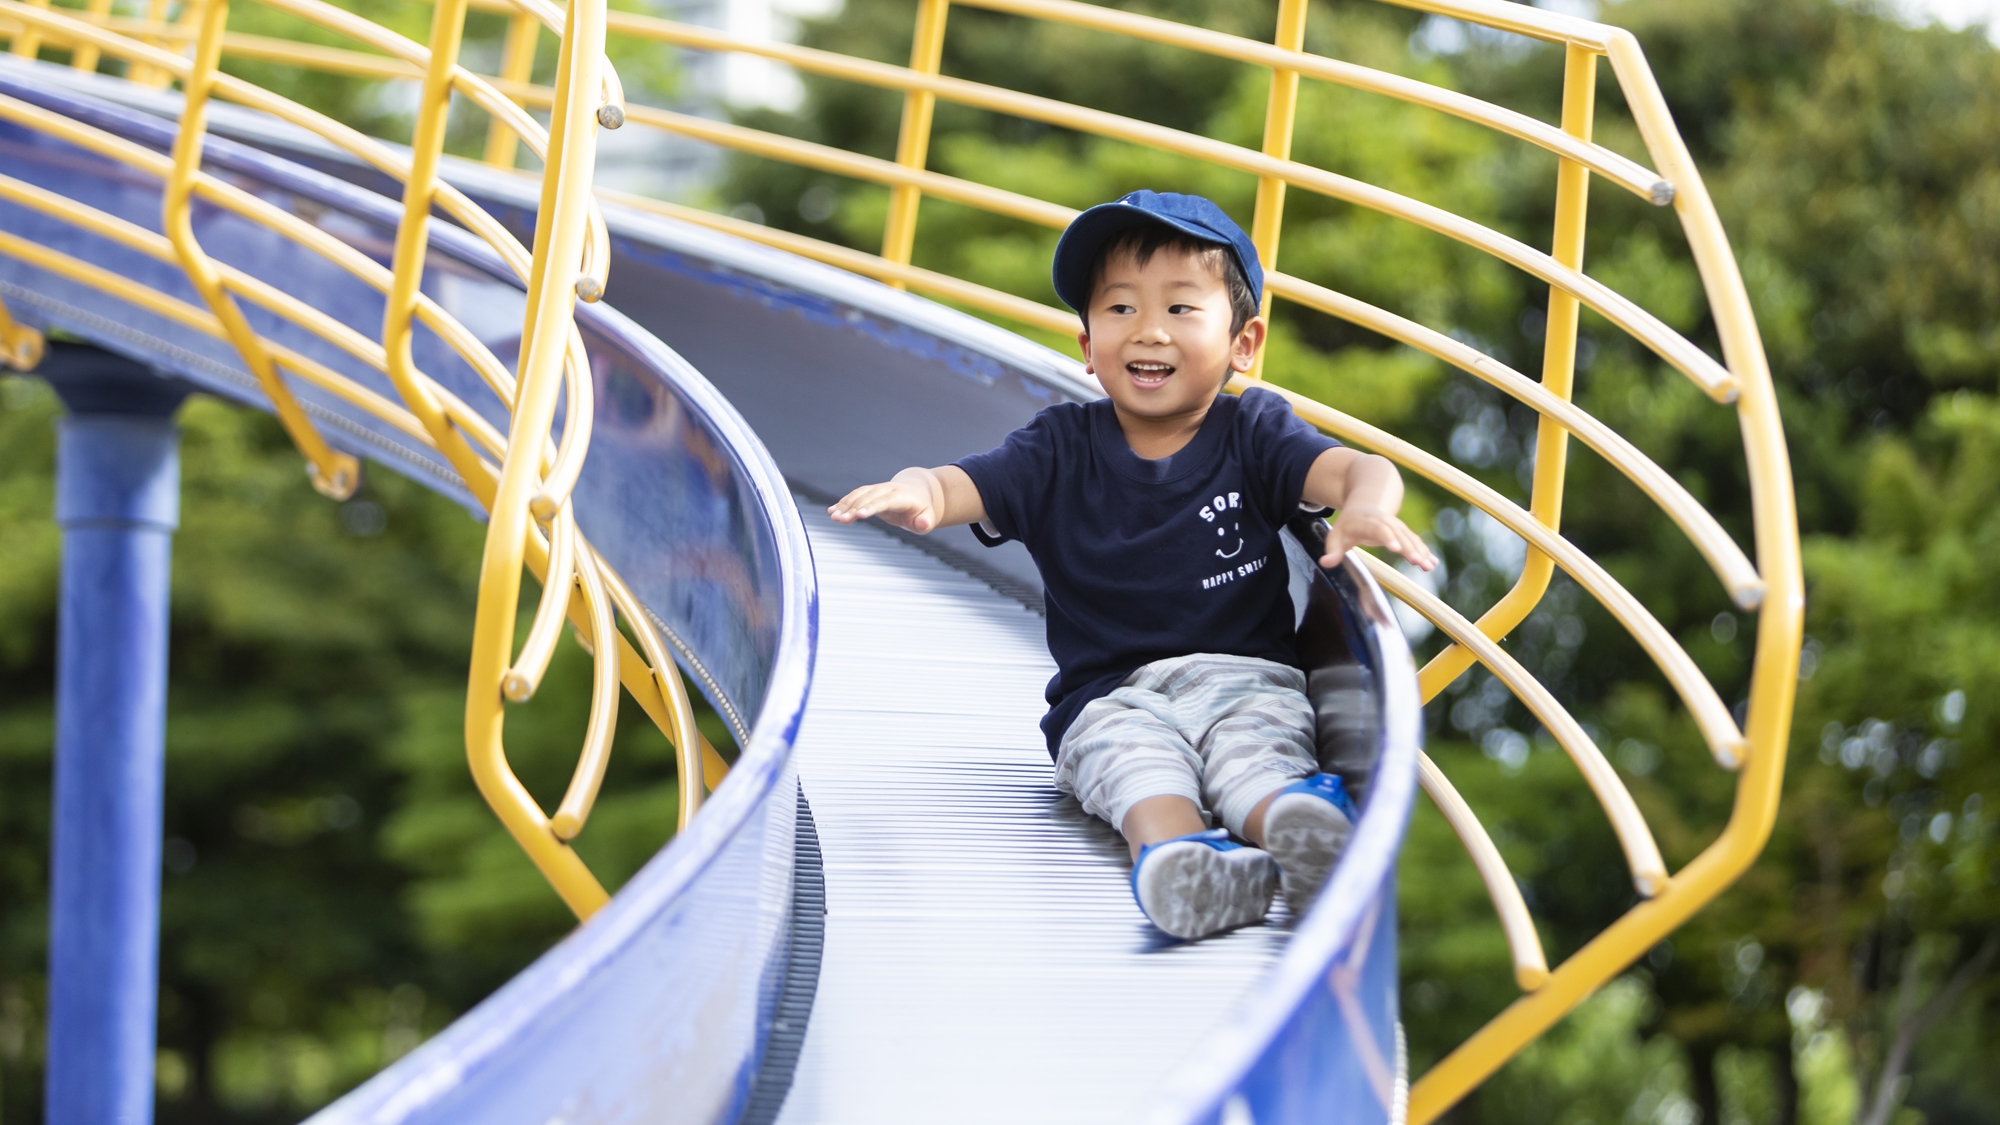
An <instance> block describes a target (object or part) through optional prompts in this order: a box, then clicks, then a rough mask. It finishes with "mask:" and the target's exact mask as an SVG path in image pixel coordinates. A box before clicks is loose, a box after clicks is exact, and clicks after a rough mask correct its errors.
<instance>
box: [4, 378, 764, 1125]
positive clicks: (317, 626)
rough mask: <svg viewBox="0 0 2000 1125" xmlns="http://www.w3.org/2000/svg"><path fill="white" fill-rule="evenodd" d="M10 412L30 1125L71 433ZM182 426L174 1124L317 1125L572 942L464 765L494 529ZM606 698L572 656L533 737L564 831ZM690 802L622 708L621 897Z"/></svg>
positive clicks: (170, 789) (11, 775) (8, 751)
mask: <svg viewBox="0 0 2000 1125" xmlns="http://www.w3.org/2000/svg"><path fill="white" fill-rule="evenodd" d="M0 407H4V409H0V511H4V513H5V515H6V519H7V524H6V525H7V527H8V528H9V529H10V533H9V535H8V536H7V537H6V539H5V540H4V545H0V663H4V666H5V670H6V675H5V677H4V684H0V802H4V805H0V856H4V857H5V859H4V863H0V880H3V881H4V882H3V883H0V886H4V892H0V893H4V899H5V901H6V902H7V903H8V904H9V906H8V909H6V910H5V911H4V912H0V1120H20V1121H29V1120H39V1118H40V1110H39V1103H40V1096H41V1089H40V1076H39V1069H40V1052H41V1026H42V1013H43V1011H44V1003H45V1000H44V995H43V992H44V987H45V985H44V981H43V971H44V969H43V966H44V965H45V963H46V957H47V937H46V934H47V924H48V918H47V905H46V904H47V890H48V888H47V880H48V872H47V853H48V839H49V835H48V833H49V817H48V801H49V788H48V786H49V771H50V756H49V755H50V747H51V744H52V739H53V730H52V725H51V722H52V720H51V715H52V712H51V698H52V695H53V689H54V651H53V641H54V618H55V595H56V573H57V566H58V562H59V553H60V552H59V540H58V533H57V531H56V529H55V526H54V524H53V520H52V511H51V509H52V503H53V475H52V469H53V453H54V441H53V429H52V425H51V423H52V422H53V421H54V419H55V417H56V416H57V414H58V407H57V405H56V403H55V399H54V396H53V395H52V394H50V393H49V392H48V390H47V388H46V386H45V385H44V384H42V383H40V382H39V381H36V380H32V379H24V378H8V379H5V380H0ZM180 421H181V425H182V431H183V453H182V466H183V487H182V496H183V500H182V527H181V530H180V532H179V534H178V535H177V536H176V538H175V554H174V593H173V607H172V612H173V632H172V641H171V652H170V657H169V661H170V673H169V675H170V687H169V700H168V719H167V741H168V745H167V757H168V763H167V811H166V831H167V835H168V840H167V843H166V848H165V862H166V871H165V872H164V875H163V878H164V888H163V902H162V925H161V1001H160V1021H161V1022H160V1046H161V1056H160V1067H159V1076H160V1095H161V1102H160V1120H161V1121H163V1122H176V1121H203V1122H212V1121H242V1122H256V1121H286V1120H295V1119H296V1118H298V1117H299V1116H301V1115H303V1114H304V1113H306V1112H308V1111H310V1110H312V1109H314V1108H316V1107H318V1106H319V1105H321V1104H324V1103H325V1102H326V1101H328V1100H330V1099H331V1098H332V1097H334V1096H336V1095H338V1094H339V1093H341V1092H342V1091H344V1090H345V1089H347V1088H348V1087H350V1086H352V1085H354V1084H355V1083H356V1082H358V1081H360V1080H361V1079H363V1078H366V1077H368V1076H369V1075H370V1074H372V1073H374V1072H375V1071H376V1070H378V1069H380V1068H381V1066H382V1065H384V1064H385V1063H387V1062H389V1061H390V1060H392V1059H393V1058H395V1057H396V1056H397V1055H400V1054H402V1053H404V1052H407V1051H408V1050H409V1049H410V1048H412V1047H414V1046H415V1045H416V1044H417V1043H419V1042H421V1040H422V1039H423V1038H424V1037H426V1036H428V1035H429V1034H431V1033H433V1032H434V1031H436V1030H437V1029H438V1028H440V1027H442V1026H443V1025H444V1024H445V1023H446V1022H448V1021H449V1020H450V1019H451V1018H452V1017H453V1016H455V1015H457V1014H458V1013H460V1012H462V1011H464V1010H465V1009H466V1008H468V1007H470V1006H471V1005H472V1004H473V1003H475V1002H477V1001H478V1000H479V999H480V998H481V997H483V996H484V995H486V993H488V992H489V991H491V990H492V989H493V988H494V987H496V986H497V985H499V984H500V983H501V982H502V981H504V980H506V979H507V978H508V977H509V976H511V975H513V974H514V973H515V972H518V971H519V970H520V969H521V968H522V967H523V966H525V965H526V964H527V963H528V962H529V961H530V960H532V959H533V958H534V957H535V956H536V955H538V954H539V953H541V952H542V951H543V950H544V949H546V948H547V947H548V946H549V945H550V944H551V943H552V942H554V941H555V940H556V939H557V938H559V937H561V936H562V935H563V934H564V933H566V932H567V931H568V930H569V929H570V927H571V926H572V925H573V920H572V919H571V917H570V916H569V914H568V912H567V911H566V910H565V909H564V907H563V906H562V904H561V903H560V901H559V900H558V899H557V898H556V897H555V895H554V893H553V892H552V891H551V890H550V889H549V888H548V887H547V885H546V884H545V883H544V882H543V881H542V879H541V877H540V875H539V874H537V873H536V872H535V870H534V868H533V867H532V866H531V865H530V864H529V863H528V861H527V859H526V858H525V857H524V856H523V855H522V854H521V852H520V851H519V849H518V848H516V847H515V845H514V843H513V841H512V840H511V839H510V838H509V837H508V836H507V834H506V833H505V831H504V830H502V829H501V828H500V826H499V824H498V822H497V820H496V819H495V818H494V817H493V815H492V814H491V813H490V812H489V811H487V809H486V807H485V805H484V803H483V802H482V801H481V800H480V799H479V797H478V795H477V793H476V792H475V791H474V789H473V786H472V783H471V778H470V776H469V774H468V772H467V769H466V765H465V750H464V740H463V735H462V733H461V731H460V728H459V717H460V715H461V714H462V712H463V707H464V691H465V666H466V652H467V649H466V646H467V644H468V637H469V636H470V632H471V621H472V603H473V593H474V587H475V576H476V575H477V573H478V559H479V551H480V544H481V542H482V539H483V534H484V532H483V527H482V525H481V524H480V523H478V522H477V521H475V520H474V519H473V518H472V517H471V515H470V514H469V513H468V512H466V511H465V510H464V509H463V508H460V507H458V506H457V505H456V504H453V503H451V502H449V501H446V500H443V499H441V498H439V497H437V496H435V495H432V494H430V493H428V492H426V491H424V490H423V489H421V488H420V487H418V486H416V485H415V484H412V483H411V482H409V481H405V480H403V479H401V478H398V477H395V476H393V475H391V474H388V473H386V472H379V471H378V472H374V473H371V474H370V475H369V477H368V480H367V483H366V485H365V486H364V488H363V490H362V491H361V493H360V494H359V495H358V496H357V497H356V498H355V499H353V500H350V501H348V502H347V503H345V504H334V503H331V502H328V501H326V500H324V499H322V498H320V497H318V496H317V495H315V494H314V493H313V492H312V490H311V488H310V487H309V486H308V485H307V483H306V480H305V476H304V474H303V473H302V472H301V471H300V461H299V458H298V454H297V452H296V451H294V450H293V449H292V448H291V447H290V445H289V444H288V443H287V442H286V441H285V439H284V436H283V434H282V432H281V431H280V430H279V429H278V428H277V426H276V425H275V424H274V423H273V422H272V421H271V420H270V419H269V418H267V417H265V416H263V415H261V414H256V413H253V412H247V411H243V410H239V409H234V408H231V407H227V406H224V405H222V404H220V403H218V402H215V401H213V400H209V399H206V398H201V397H197V398H195V399H193V400H191V401H190V403H189V404H188V406H187V407H185V408H184V409H183V411H182V413H181V416H180ZM530 593H532V587H531V589H530ZM589 681H590V671H589V660H588V658H586V657H583V656H581V654H580V652H579V651H578V650H577V648H576V646H574V645H573V644H567V643H566V644H565V645H564V646H563V647H562V648H561V649H560V650H559V656H558V659H557V661H556V663H555V665H554V667H553V668H552V669H551V671H550V674H549V677H548V679H547V681H546V683H545V686H544V687H543V689H542V691H541V692H539V693H538V694H537V696H536V698H535V700H534V702H533V703H531V704H528V705H526V706H523V707H518V708H515V709H514V711H513V713H512V715H511V721H510V722H509V724H508V751H509V755H510V758H511V759H512V761H513V763H514V765H515V768H516V769H517V770H518V771H519V773H520V774H521V776H522V779H523V780H524V782H525V783H526V784H527V785H528V786H529V788H530V789H531V790H532V791H533V792H534V793H535V794H536V795H537V797H538V798H540V799H541V800H542V802H543V803H544V805H545V806H547V807H553V805H554V803H555V801H556V799H557V798H559V797H560V795H561V793H562V788H563V786H564V785H565V784H566V782H567V781H568V776H569V771H570V769H571V767H572V766H573V764H574V761H575V753H576V747H577V743H578V742H579V741H580V740H581V737H582V731H583V729H584V720H585V715H586V713H587V710H588V705H589V691H590V686H589ZM703 718H704V720H705V723H704V725H705V726H706V727H708V728H709V736H710V738H711V739H712V740H716V741H717V742H718V744H722V745H726V742H725V741H724V740H723V739H722V737H721V736H722V734H723V732H722V730H721V728H720V725H719V724H718V723H716V722H715V721H714V717H713V716H712V715H704V716H703ZM674 778H675V773H674V760H673V753H672V749H671V747H670V746H669V745H668V744H667V742H666V740H665V738H664V737H662V736H661V735H660V734H659V732H658V731H657V730H656V729H654V728H653V727H652V725H651V723H650V721H648V720H647V719H646V718H645V716H644V714H643V713H642V712H640V711H639V709H638V708H636V707H633V706H630V705H627V706H625V707H623V708H622V709H621V711H620V729H619V735H618V738H617V749H616V753H615V754H614V755H613V758H612V767H611V770H610V773H609V775H608V777H607V779H606V783H605V787H604V794H603V797H602V798H601V799H600V800H599V802H598V805H597V810H596V812H595V814H594V815H593V817H592V819H591V823H590V827H589V829H588V830H587V831H586V832H585V833H584V834H583V835H582V836H581V837H580V838H579V840H578V850H579V851H580V852H582V853H583V855H584V857H585V858H586V860H587V861H588V862H590V863H591V864H592V866H593V868H594V869H595V870H597V871H598V873H599V874H600V876H601V877H603V878H604V879H605V880H606V881H607V883H608V884H609V885H611V886H614V887H615V886H617V885H618V884H620V883H622V882H623V881H624V880H625V879H626V878H628V877H629V876H630V875H631V873H632V872H634V871H636V870H637V869H638V867H639V866H640V864H642V863H643V862H644V861H645V860H646V859H647V858H649V857H650V856H651V855H652V853H653V852H654V851H656V850H657V849H658V848H659V847H660V846H661V845H662V844H663V843H664V842H665V841H666V839H667V838H668V837H669V836H670V835H671V833H672V828H673V821H674V810H675V808H676V805H677V791H676V785H675V780H674Z"/></svg>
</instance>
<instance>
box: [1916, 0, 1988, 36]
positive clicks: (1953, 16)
mask: <svg viewBox="0 0 2000 1125" xmlns="http://www.w3.org/2000/svg"><path fill="white" fill-rule="evenodd" d="M1896 7H1897V8H1898V9H1899V10H1901V12H1902V14H1903V19H1904V20H1905V21H1907V22H1909V23H1912V24H1916V25H1918V26H1922V25H1924V24H1927V23H1933V22H1935V23H1941V24H1943V25H1945V26H1946V27H1949V28H1951V29H1952V30H1954V31H1963V30H1965V29H1966V28H1968V27H1972V26H1974V25H1975V24H1984V25H1985V27H1986V37H1987V38H1988V39H1991V40H1993V42H1994V43H1996V44H2000V0H1896Z"/></svg>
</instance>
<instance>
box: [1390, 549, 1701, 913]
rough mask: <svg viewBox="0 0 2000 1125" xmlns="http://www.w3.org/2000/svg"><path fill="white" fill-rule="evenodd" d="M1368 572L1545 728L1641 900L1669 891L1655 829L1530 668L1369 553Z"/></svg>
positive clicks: (1616, 775) (1470, 623)
mask: <svg viewBox="0 0 2000 1125" xmlns="http://www.w3.org/2000/svg"><path fill="white" fill-rule="evenodd" d="M1362 557H1363V558H1364V559H1365V560H1366V561H1367V564H1368V569H1369V572H1370V573H1372V574H1374V575H1375V580H1376V581H1377V582H1380V583H1381V584H1382V586H1383V588H1384V589H1386V590H1388V591H1389V592H1390V593H1391V594H1394V595H1395V596H1396V597H1397V598H1398V599H1399V600H1401V601H1402V602H1403V603H1404V604H1405V605H1408V606H1409V607H1410V608H1411V609H1414V610H1416V611H1417V612H1418V613H1421V614H1423V615H1424V616H1425V617H1427V618H1429V619H1430V620H1431V621H1432V622H1434V623H1435V624H1436V625H1437V627H1438V628H1439V629H1440V630H1442V631H1443V632H1444V634H1445V635H1446V636H1448V637H1450V638H1451V639H1452V640H1453V641H1456V642H1457V643H1459V644H1460V645H1463V646H1465V649H1466V651H1468V652H1470V653H1471V654H1472V655H1473V656H1474V657H1475V658H1476V659H1477V660H1478V661H1479V662H1480V663H1481V664H1484V665H1485V666H1486V667H1487V669H1488V670H1490V671H1491V672H1492V673H1493V675H1494V676H1495V677H1497V678H1498V679H1499V680H1500V682H1502V683H1504V684H1506V685H1507V687H1508V690H1510V691H1512V692H1513V693H1514V696H1515V698H1517V699H1519V700H1520V701H1521V702H1522V703H1524V704H1526V705H1527V708H1528V711H1529V712H1530V713H1531V714H1533V715H1534V716H1535V718H1536V719H1538V720H1539V721H1540V722H1541V724H1542V726H1544V727H1546V728H1547V729H1548V732H1549V734H1550V735H1552V736H1554V738H1555V740H1556V743H1557V745H1559V746H1561V747H1562V748H1563V750H1564V752H1566V753H1567V754H1569V756H1570V760H1571V761H1573V762H1575V763H1576V768H1577V772H1578V773H1581V774H1583V779H1584V781H1585V782H1586V783H1588V784H1589V786H1590V791H1591V792H1592V793H1594V794H1596V795H1597V803H1598V804H1599V805H1601V806H1602V807H1603V809H1604V814H1605V816H1606V817H1608V818H1609V819H1610V821H1611V830H1612V831H1613V832H1615V833H1616V834H1617V836H1618V846H1619V847H1620V848H1622V849H1623V850H1624V852H1625V866H1626V867H1627V869H1629V870H1630V871H1631V872H1632V886H1633V888H1634V889H1636V890H1637V891H1638V892H1639V895H1640V897H1642V898H1652V897H1653V896H1655V895H1657V894H1659V893H1660V892H1661V891H1662V890H1665V889H1666V886H1667V864H1666V861H1665V860H1664V859H1662V858H1660V846H1659V844H1657V843H1656V842H1654V840H1653V830H1652V829H1650V828H1648V827H1646V818H1645V817H1644V816H1643V815H1642V814H1641V813H1640V812H1639V806H1638V805H1636V804H1634V803H1633V802H1632V792H1631V790H1629V789H1627V788H1625V783H1624V782H1623V781H1620V780H1619V778H1618V771H1616V770H1614V769H1612V768H1611V763H1610V762H1607V761H1605V760H1604V752H1603V751H1601V750H1599V749H1598V748H1597V744H1596V743H1595V742H1592V741H1591V739H1590V736H1589V735H1588V734H1586V733H1584V730H1583V726H1582V724H1580V723H1578V722H1577V721H1576V720H1575V719H1574V718H1572V717H1571V716H1570V713H1569V712H1568V711H1566V710H1564V709H1563V705H1562V704H1560V703H1557V702H1556V699H1555V696H1553V695H1550V694H1549V690H1548V689H1547V688H1545V687H1543V686H1542V685H1541V682H1540V681H1539V680H1536V679H1535V678H1534V677H1533V676H1531V675H1529V674H1528V670H1527V669H1526V668H1523V667H1521V665H1520V663H1519V662H1518V661H1516V660H1515V659H1514V658H1513V657H1512V656H1509V655H1508V654H1507V652H1506V650H1505V649H1502V648H1501V647H1500V646H1499V645H1497V644H1495V643H1493V640H1492V639H1491V638H1489V637H1487V636H1486V634H1484V633H1482V632H1480V631H1479V629H1478V628H1477V627H1476V626H1474V625H1473V623H1472V622H1470V621H1467V620H1466V619H1465V618H1464V617H1463V616H1462V615H1461V614H1459V612H1458V611H1457V610H1455V609H1453V608H1451V607H1450V606H1448V605H1446V604H1445V603H1444V601H1443V600H1442V599H1440V598H1439V597H1438V596H1437V595H1436V594H1433V593H1431V592H1430V591H1429V590H1426V589H1424V588H1423V587H1422V586H1419V585H1417V584H1416V583H1415V582H1412V581H1410V580H1409V579H1408V578H1405V577H1404V576H1403V575H1402V574H1401V573H1399V572H1398V571H1397V570H1396V568H1395V567H1392V566H1390V565H1389V564H1388V563H1385V562H1383V561H1382V560H1381V559H1378V558H1376V557H1375V556H1373V555H1370V554H1368V553H1367V552H1365V551H1364V552H1362Z"/></svg>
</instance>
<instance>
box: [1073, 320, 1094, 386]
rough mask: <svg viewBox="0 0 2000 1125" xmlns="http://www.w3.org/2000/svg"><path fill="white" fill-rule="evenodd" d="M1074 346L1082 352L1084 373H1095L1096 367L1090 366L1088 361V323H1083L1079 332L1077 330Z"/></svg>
mask: <svg viewBox="0 0 2000 1125" xmlns="http://www.w3.org/2000/svg"><path fill="white" fill-rule="evenodd" d="M1076 348H1077V350H1078V351H1080V352H1082V353H1083V370H1084V371H1085V373H1087V374H1091V375H1095V374H1097V371H1096V369H1095V368H1094V367H1092V366H1091V363H1090V326H1089V325H1087V324H1086V325H1084V327H1083V328H1082V330H1081V331H1079V332H1077V334H1076Z"/></svg>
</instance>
